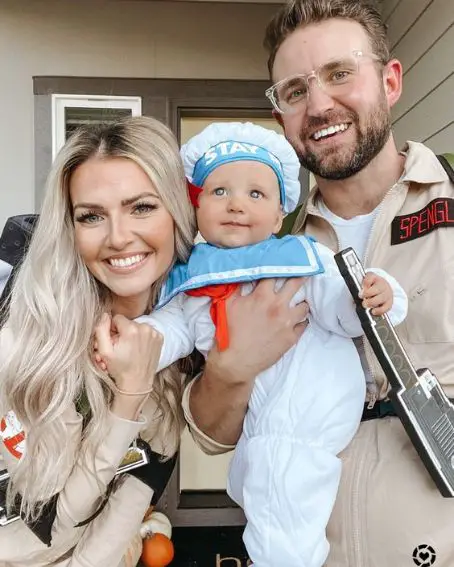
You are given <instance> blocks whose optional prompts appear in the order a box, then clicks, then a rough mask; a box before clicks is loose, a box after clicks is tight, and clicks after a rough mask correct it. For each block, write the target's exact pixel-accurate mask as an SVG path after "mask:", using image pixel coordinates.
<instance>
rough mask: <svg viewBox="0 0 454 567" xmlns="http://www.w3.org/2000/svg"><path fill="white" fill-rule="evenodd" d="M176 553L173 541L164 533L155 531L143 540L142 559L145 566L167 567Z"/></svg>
mask: <svg viewBox="0 0 454 567" xmlns="http://www.w3.org/2000/svg"><path fill="white" fill-rule="evenodd" d="M174 554H175V550H174V548H173V543H172V541H171V540H170V539H169V538H168V537H167V536H165V535H164V534H159V533H155V534H153V535H152V536H151V537H149V538H146V539H144V540H143V551H142V557H141V559H142V562H143V564H144V565H145V567H166V566H167V565H168V564H169V563H170V562H171V561H172V559H173V556H174Z"/></svg>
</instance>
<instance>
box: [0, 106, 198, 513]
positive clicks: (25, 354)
mask: <svg viewBox="0 0 454 567" xmlns="http://www.w3.org/2000/svg"><path fill="white" fill-rule="evenodd" d="M93 157H101V158H110V157H116V158H117V157H121V158H126V159H129V160H132V161H134V162H135V163H137V164H138V165H139V166H140V167H141V168H142V169H143V170H144V171H145V172H146V174H147V175H148V176H149V178H150V180H151V182H152V183H153V185H154V187H155V189H156V191H157V193H158V194H159V197H160V198H161V200H162V203H163V205H164V206H165V208H166V209H167V210H168V211H169V213H170V214H171V216H172V217H173V219H174V223H175V258H174V261H175V260H177V259H178V260H182V261H185V260H187V258H188V256H189V253H190V250H191V247H192V245H193V241H194V236H195V232H196V229H195V215H194V210H193V207H192V206H191V204H190V202H189V199H188V196H187V188H186V178H185V175H184V170H183V165H182V162H181V158H180V154H179V149H178V144H177V140H176V139H175V137H174V135H173V134H172V132H171V131H170V130H169V129H168V128H167V127H166V126H165V125H164V124H162V123H160V122H159V121H157V120H155V119H153V118H147V117H134V118H127V119H122V120H119V121H118V122H115V123H113V124H107V125H100V126H98V127H93V126H90V127H84V128H81V129H80V130H78V131H76V132H75V133H74V134H73V135H72V136H71V137H70V138H69V140H68V141H67V143H66V144H65V146H64V147H63V148H62V150H61V151H60V152H59V154H58V156H57V158H56V159H55V161H54V163H53V165H52V169H51V171H50V174H49V177H48V181H47V188H46V192H45V197H44V202H43V205H42V210H41V213H40V218H39V221H38V223H37V226H36V228H35V231H34V234H33V238H32V241H31V243H30V247H29V250H28V253H27V255H26V257H25V259H24V261H23V264H22V266H21V268H20V270H19V272H18V274H17V277H16V280H15V282H14V286H13V290H12V293H11V296H10V307H9V313H8V315H7V318H6V321H5V325H4V327H3V330H2V332H1V335H3V336H0V338H1V339H2V344H3V345H5V347H6V346H7V348H6V349H5V348H2V363H1V367H0V412H1V413H0V415H4V414H5V412H7V411H9V410H12V411H14V412H15V414H16V416H17V418H18V419H19V421H20V422H21V423H22V425H23V428H24V430H25V431H26V451H25V452H24V455H23V457H22V458H21V459H20V461H19V463H18V466H17V468H15V469H14V470H13V471H12V478H11V480H12V482H11V490H10V498H9V500H10V501H11V502H12V501H13V499H14V498H15V497H16V495H17V493H18V492H20V493H21V495H22V505H21V506H22V512H23V513H24V514H25V515H26V517H27V518H30V519H33V518H34V517H36V516H38V515H39V513H40V512H41V511H42V507H43V505H44V503H45V502H47V501H48V500H49V499H50V497H51V496H52V495H53V494H55V493H56V492H57V491H58V490H59V488H61V486H60V484H59V478H60V479H61V478H62V475H63V476H64V475H65V474H66V473H65V471H69V470H70V469H71V467H72V466H73V462H72V461H73V458H74V457H73V453H74V450H73V447H71V446H68V445H70V443H68V434H69V431H68V428H67V425H66V423H65V421H66V420H65V412H68V410H70V408H71V406H72V404H74V403H75V401H77V400H78V399H80V398H81V396H82V397H84V398H85V399H86V400H87V401H88V403H89V406H90V415H91V418H90V421H89V423H88V425H87V426H86V428H85V429H84V431H83V441H82V442H83V444H84V448H83V449H82V450H81V454H87V455H88V454H91V455H93V452H94V448H95V447H96V446H97V445H98V444H99V442H100V440H101V438H102V436H103V432H105V422H106V418H107V415H108V408H109V405H110V402H111V400H112V396H113V392H112V388H111V382H110V379H109V378H107V377H106V376H105V375H103V373H101V372H100V371H99V370H98V369H97V368H96V367H95V366H94V365H93V363H92V359H91V355H92V335H93V330H94V327H95V325H96V323H97V321H98V319H99V317H100V314H101V313H102V312H103V309H105V307H106V304H107V303H108V302H109V290H107V289H106V288H103V286H102V285H101V284H100V283H99V282H98V281H97V280H95V278H94V277H93V276H92V275H91V273H90V272H89V271H88V269H87V267H86V266H85V264H84V262H83V261H82V259H81V257H80V255H79V254H78V252H77V250H76V246H75V240H74V224H73V215H72V206H71V201H70V196H69V183H70V179H71V175H72V174H73V172H74V171H75V170H76V168H77V167H79V166H80V165H81V164H83V163H85V162H86V161H87V160H89V159H91V158H93ZM170 267H171V266H169V269H170ZM166 275H167V273H166V274H164V275H163V276H162V277H161V278H159V279H158V280H157V281H156V282H154V283H153V284H152V286H151V294H150V309H151V308H152V306H153V304H154V303H155V301H156V299H157V296H158V294H159V291H160V288H161V284H162V282H163V280H164V278H165V277H166ZM181 394H182V383H181V375H180V374H179V372H178V369H177V367H176V366H175V365H173V366H172V367H170V368H167V369H165V370H163V371H161V372H159V373H158V374H157V376H156V378H155V385H154V391H153V393H152V396H153V397H154V398H155V401H156V402H157V405H158V408H159V410H160V416H159V419H160V431H159V432H158V435H159V436H160V437H161V438H162V439H165V447H164V453H165V455H166V456H167V457H170V456H172V455H173V454H174V453H175V452H176V450H177V449H178V445H179V440H180V434H181V428H182V425H183V415H182V408H181ZM67 415H68V414H67Z"/></svg>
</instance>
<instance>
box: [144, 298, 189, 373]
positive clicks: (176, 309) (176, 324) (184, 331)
mask: <svg viewBox="0 0 454 567" xmlns="http://www.w3.org/2000/svg"><path fill="white" fill-rule="evenodd" d="M185 301H187V296H185V295H184V294H182V293H181V294H179V295H177V296H176V297H174V298H173V299H172V300H171V301H169V303H167V305H164V307H161V308H160V309H157V310H156V311H153V313H151V314H150V315H142V317H139V318H138V319H136V321H137V322H138V323H147V324H148V325H151V326H152V327H154V328H155V329H156V330H157V331H159V332H160V333H161V335H162V336H163V337H164V344H163V345H162V350H161V357H160V359H159V365H158V372H159V371H160V370H162V369H163V368H167V366H170V365H171V364H173V363H174V362H176V361H177V360H179V359H180V358H184V357H185V356H188V355H189V354H191V352H192V351H193V350H194V342H195V339H194V335H193V334H192V332H191V330H190V328H189V325H188V323H187V321H186V318H185V314H184V309H183V307H184V303H185Z"/></svg>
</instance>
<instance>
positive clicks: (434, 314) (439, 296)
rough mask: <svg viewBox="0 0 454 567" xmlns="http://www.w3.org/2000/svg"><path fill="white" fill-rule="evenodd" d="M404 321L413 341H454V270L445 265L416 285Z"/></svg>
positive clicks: (409, 339)
mask: <svg viewBox="0 0 454 567" xmlns="http://www.w3.org/2000/svg"><path fill="white" fill-rule="evenodd" d="M428 269H430V268H428ZM402 325H404V326H405V328H406V331H407V336H408V341H409V342H410V343H413V344H420V343H452V342H454V274H452V273H448V272H446V270H444V269H443V268H442V269H440V270H436V271H432V273H431V276H430V277H429V278H428V279H427V280H425V281H423V282H420V283H418V284H417V285H415V286H414V287H413V288H412V289H411V291H410V292H409V294H408V315H407V318H406V319H405V321H404V323H402Z"/></svg>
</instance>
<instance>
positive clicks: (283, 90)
mask: <svg viewBox="0 0 454 567" xmlns="http://www.w3.org/2000/svg"><path fill="white" fill-rule="evenodd" d="M361 59H370V60H372V61H381V59H380V58H379V57H377V55H374V54H372V53H367V54H365V53H363V52H362V51H353V52H352V53H351V54H350V55H347V56H346V57H343V58H341V59H333V60H331V61H328V62H327V63H324V64H323V65H320V66H319V67H317V68H316V69H314V70H313V71H312V72H311V73H308V74H307V75H292V76H291V77H286V78H285V79H282V81H279V82H278V83H275V84H274V85H273V86H272V87H270V88H269V89H267V90H266V91H265V95H266V96H267V97H268V98H269V100H270V101H271V104H272V105H273V106H274V108H275V109H276V110H277V111H278V112H280V113H281V114H291V113H295V112H298V111H300V110H301V109H302V108H303V107H304V106H305V105H306V103H307V99H308V97H309V80H310V79H315V80H316V81H317V85H318V86H319V87H320V88H321V89H322V90H323V91H324V92H325V93H326V94H328V95H330V96H332V97H336V96H342V95H346V94H348V93H349V92H350V91H351V89H352V87H353V85H354V84H355V81H356V79H357V77H358V75H359V62H360V60H361Z"/></svg>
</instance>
